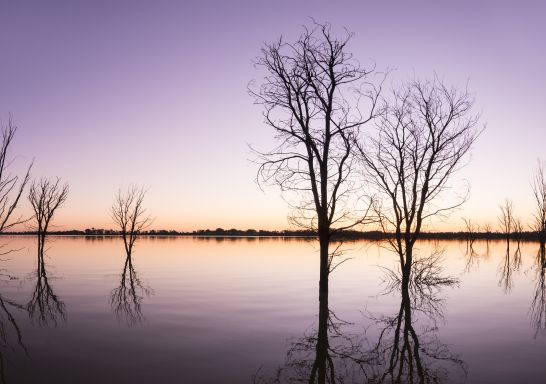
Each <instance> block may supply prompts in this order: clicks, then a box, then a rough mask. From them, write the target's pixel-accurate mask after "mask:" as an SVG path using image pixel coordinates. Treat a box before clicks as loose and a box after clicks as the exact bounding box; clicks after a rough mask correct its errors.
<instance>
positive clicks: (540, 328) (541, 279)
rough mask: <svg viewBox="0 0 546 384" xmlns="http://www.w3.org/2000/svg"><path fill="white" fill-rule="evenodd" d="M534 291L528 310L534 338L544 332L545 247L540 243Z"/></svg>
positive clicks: (545, 294)
mask: <svg viewBox="0 0 546 384" xmlns="http://www.w3.org/2000/svg"><path fill="white" fill-rule="evenodd" d="M535 271H536V272H535V274H536V277H535V291H534V296H533V299H532V301H531V308H530V310H529V312H530V315H531V323H532V325H533V328H534V329H535V338H536V337H537V336H538V334H539V333H540V332H544V331H545V330H546V246H545V244H544V243H543V242H541V243H540V246H539V249H538V252H537V257H536V268H535Z"/></svg>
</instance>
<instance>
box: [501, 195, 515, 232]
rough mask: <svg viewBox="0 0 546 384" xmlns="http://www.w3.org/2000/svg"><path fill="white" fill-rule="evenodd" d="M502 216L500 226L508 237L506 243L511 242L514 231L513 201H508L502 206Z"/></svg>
mask: <svg viewBox="0 0 546 384" xmlns="http://www.w3.org/2000/svg"><path fill="white" fill-rule="evenodd" d="M500 210H501V214H500V215H499V225H500V229H501V231H502V233H504V234H505V235H506V241H510V236H511V235H512V231H514V224H515V219H514V204H513V203H512V201H511V200H508V199H506V200H505V201H504V203H502V205H501V206H500Z"/></svg>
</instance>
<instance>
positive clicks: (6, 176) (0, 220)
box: [0, 117, 32, 232]
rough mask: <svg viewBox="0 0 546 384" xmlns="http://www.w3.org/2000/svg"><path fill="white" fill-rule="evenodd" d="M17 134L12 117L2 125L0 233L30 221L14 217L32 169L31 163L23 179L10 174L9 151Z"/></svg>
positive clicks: (0, 148)
mask: <svg viewBox="0 0 546 384" xmlns="http://www.w3.org/2000/svg"><path fill="white" fill-rule="evenodd" d="M16 132H17V126H15V125H14V124H13V122H12V120H11V117H10V118H9V120H8V123H7V124H6V125H2V139H1V140H2V141H1V143H0V232H3V231H5V230H6V229H9V228H11V227H14V226H16V225H18V224H22V223H24V222H26V221H28V220H29V219H28V218H23V217H22V216H19V217H17V218H14V217H13V213H14V211H15V208H17V204H19V199H20V198H21V196H22V194H23V192H24V190H25V187H26V185H27V184H28V182H29V180H30V170H31V168H32V163H31V164H30V165H29V166H28V168H27V171H26V173H25V174H24V176H22V178H21V177H19V176H17V175H13V174H11V173H10V170H9V166H10V165H11V164H12V160H11V159H10V158H9V149H10V147H11V145H12V142H13V138H14V137H15V133H16Z"/></svg>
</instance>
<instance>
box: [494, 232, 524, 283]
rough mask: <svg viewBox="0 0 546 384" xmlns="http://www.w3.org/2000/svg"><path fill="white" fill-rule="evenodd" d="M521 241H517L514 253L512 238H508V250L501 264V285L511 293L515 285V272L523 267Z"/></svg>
mask: <svg viewBox="0 0 546 384" xmlns="http://www.w3.org/2000/svg"><path fill="white" fill-rule="evenodd" d="M520 246H521V242H520V241H519V240H518V241H517V242H516V250H515V251H514V254H513V255H512V253H511V250H510V240H509V239H507V240H506V252H505V254H504V258H503V259H502V261H501V264H500V265H499V275H500V278H499V283H498V284H499V287H502V288H503V289H504V293H510V291H511V290H512V288H513V287H514V277H513V274H514V272H517V271H519V269H520V267H521V247H520Z"/></svg>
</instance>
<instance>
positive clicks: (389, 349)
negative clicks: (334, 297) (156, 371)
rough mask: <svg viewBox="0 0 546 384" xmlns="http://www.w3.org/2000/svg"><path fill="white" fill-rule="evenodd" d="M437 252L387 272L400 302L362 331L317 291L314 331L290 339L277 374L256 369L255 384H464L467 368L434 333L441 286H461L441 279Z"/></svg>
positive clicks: (440, 316)
mask: <svg viewBox="0 0 546 384" xmlns="http://www.w3.org/2000/svg"><path fill="white" fill-rule="evenodd" d="M441 262H442V257H441V252H435V253H433V254H432V255H431V256H429V257H426V258H421V259H417V260H414V261H413V263H412V267H411V269H404V270H403V272H402V271H400V270H392V269H386V279H385V282H386V292H383V293H384V294H394V295H396V296H398V295H399V297H400V305H399V307H398V310H397V311H396V312H395V314H394V315H383V314H382V315H378V316H376V315H374V314H371V313H369V314H368V315H367V316H366V317H367V319H368V320H371V321H370V322H369V323H368V324H367V326H366V332H364V333H355V332H354V331H350V330H349V329H350V328H351V325H352V324H350V323H348V322H345V321H343V320H341V319H339V318H338V317H337V316H336V315H335V314H334V313H333V312H332V311H331V310H330V309H329V307H328V292H319V297H320V300H319V321H318V328H316V329H314V330H312V331H311V332H308V333H307V334H306V335H304V336H303V337H301V338H299V339H296V340H294V341H292V342H291V344H290V346H289V348H288V351H287V354H286V359H285V363H284V364H283V365H282V366H281V367H279V368H278V369H277V370H276V371H275V373H274V374H270V375H269V376H268V375H267V374H264V373H263V372H262V371H259V372H258V373H257V374H256V375H254V377H253V382H254V383H256V384H263V383H296V382H307V383H317V384H325V383H329V384H334V383H353V382H359V383H444V382H461V381H464V380H465V379H466V375H467V368H466V364H465V363H464V362H463V360H461V359H460V358H459V357H458V356H457V355H456V354H454V353H452V352H451V351H450V350H449V348H448V347H447V345H445V344H443V343H442V342H441V340H440V338H439V336H438V323H439V321H440V320H443V318H444V316H443V302H444V298H443V296H442V293H441V291H442V289H443V288H444V287H452V286H454V285H457V284H458V283H459V281H458V279H456V278H452V277H449V276H444V275H443V268H442V266H441Z"/></svg>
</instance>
